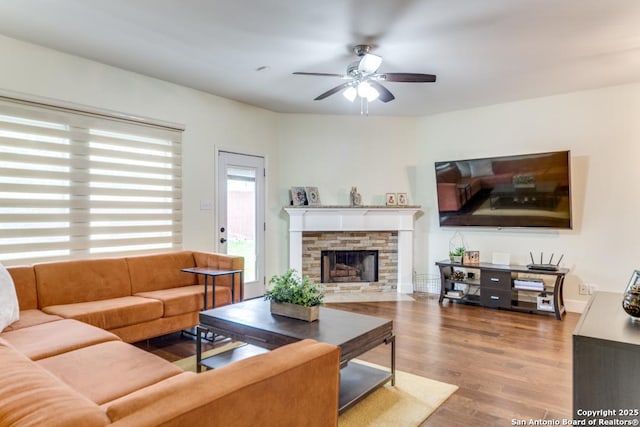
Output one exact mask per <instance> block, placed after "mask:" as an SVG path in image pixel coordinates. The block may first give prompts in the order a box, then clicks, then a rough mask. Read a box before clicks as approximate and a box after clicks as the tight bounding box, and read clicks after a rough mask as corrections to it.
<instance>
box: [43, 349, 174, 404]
mask: <svg viewBox="0 0 640 427" xmlns="http://www.w3.org/2000/svg"><path fill="white" fill-rule="evenodd" d="M36 363H38V364H39V365H40V366H41V367H43V368H45V369H46V370H48V371H49V372H51V373H53V374H54V375H55V376H56V377H58V378H60V379H61V380H62V381H64V382H65V383H67V384H68V385H69V386H71V388H73V389H74V390H76V391H78V392H80V393H81V394H82V395H84V396H86V397H88V398H89V399H90V400H92V401H93V402H95V403H97V404H103V403H105V402H109V401H111V400H115V399H117V398H119V397H122V396H124V395H126V394H129V393H132V392H134V391H135V390H138V389H141V388H143V387H147V386H149V385H151V384H155V383H157V382H159V381H162V380H164V379H165V378H169V377H172V376H174V375H178V374H181V373H182V372H183V371H182V370H181V369H180V368H178V367H177V366H175V365H173V364H172V363H169V362H167V361H166V360H163V359H161V358H159V357H158V356H156V355H154V354H151V353H148V352H146V351H144V350H140V349H139V348H136V347H134V346H132V345H130V344H126V343H123V342H121V341H109V342H104V343H101V344H96V345H92V346H89V347H84V348H81V349H78V350H74V351H70V352H67V353H63V354H59V355H57V356H53V357H48V358H46V359H40V360H38V361H37V362H36Z"/></svg>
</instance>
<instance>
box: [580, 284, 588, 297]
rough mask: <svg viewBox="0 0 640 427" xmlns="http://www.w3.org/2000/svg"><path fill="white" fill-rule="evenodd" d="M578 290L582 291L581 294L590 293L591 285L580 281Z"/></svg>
mask: <svg viewBox="0 0 640 427" xmlns="http://www.w3.org/2000/svg"><path fill="white" fill-rule="evenodd" d="M578 292H579V293H580V295H589V293H590V292H589V285H587V284H586V283H580V284H579V285H578Z"/></svg>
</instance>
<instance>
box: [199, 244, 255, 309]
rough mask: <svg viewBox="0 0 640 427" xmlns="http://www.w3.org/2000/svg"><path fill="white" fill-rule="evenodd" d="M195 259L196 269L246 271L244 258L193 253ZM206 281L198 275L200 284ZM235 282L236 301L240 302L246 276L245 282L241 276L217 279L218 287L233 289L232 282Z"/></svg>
mask: <svg viewBox="0 0 640 427" xmlns="http://www.w3.org/2000/svg"><path fill="white" fill-rule="evenodd" d="M193 259H194V261H195V263H196V267H210V268H218V269H221V270H244V258H243V257H241V256H234V255H226V254H218V253H212V252H197V251H194V252H193ZM203 280H204V279H203V278H202V277H201V276H200V275H198V283H200V284H203V282H202V281H203ZM232 280H233V286H234V290H233V292H234V295H235V298H236V301H240V296H241V295H244V282H243V281H244V275H243V281H240V275H238V274H234V275H233V279H232V276H222V277H218V278H217V279H216V286H226V287H228V288H231V281H232Z"/></svg>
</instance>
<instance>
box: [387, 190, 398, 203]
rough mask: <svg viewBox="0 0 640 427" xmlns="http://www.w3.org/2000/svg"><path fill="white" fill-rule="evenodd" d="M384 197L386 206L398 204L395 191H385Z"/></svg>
mask: <svg viewBox="0 0 640 427" xmlns="http://www.w3.org/2000/svg"><path fill="white" fill-rule="evenodd" d="M385 198H386V200H387V206H396V205H397V204H398V203H397V201H396V199H397V197H396V193H387V194H386V196H385Z"/></svg>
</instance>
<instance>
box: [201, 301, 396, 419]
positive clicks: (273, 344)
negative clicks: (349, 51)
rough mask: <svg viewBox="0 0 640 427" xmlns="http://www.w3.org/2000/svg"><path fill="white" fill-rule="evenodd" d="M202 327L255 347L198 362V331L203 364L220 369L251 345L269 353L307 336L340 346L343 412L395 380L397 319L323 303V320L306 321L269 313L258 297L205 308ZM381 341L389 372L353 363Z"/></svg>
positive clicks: (265, 302)
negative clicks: (387, 347) (388, 355)
mask: <svg viewBox="0 0 640 427" xmlns="http://www.w3.org/2000/svg"><path fill="white" fill-rule="evenodd" d="M198 329H199V330H200V331H204V330H209V331H212V332H213V333H215V334H216V335H223V336H226V337H229V338H233V339H235V340H238V341H243V342H246V343H249V344H250V345H251V347H250V348H249V349H247V350H246V352H247V353H244V351H243V350H240V351H238V354H237V355H233V354H230V355H224V353H223V354H221V355H216V356H212V358H213V360H211V361H209V362H207V364H205V363H203V362H202V361H200V355H201V343H200V341H201V335H202V334H201V333H198V334H197V336H198V338H197V345H196V348H197V349H196V351H197V356H198V357H197V359H198V363H199V364H200V366H209V365H211V366H212V367H220V366H223V365H220V363H224V362H225V358H226V360H228V363H231V362H232V361H236V360H240V358H241V357H242V356H245V357H250V356H251V355H252V354H250V353H251V351H253V350H251V349H252V348H255V347H257V348H259V349H262V350H264V351H266V350H271V349H274V348H277V347H281V346H283V345H286V344H291V343H294V342H297V341H300V340H303V339H314V340H316V341H319V342H325V343H329V344H333V345H336V346H338V347H340V368H341V370H340V397H339V412H340V413H342V412H343V411H345V410H347V409H348V408H350V407H351V406H353V405H354V404H355V403H356V402H358V401H359V400H361V399H362V398H364V397H365V396H367V395H368V394H369V393H371V392H372V391H373V390H375V389H376V388H378V387H380V386H382V385H383V384H385V383H387V382H389V381H391V385H394V384H395V336H394V335H393V321H392V320H389V319H383V318H379V317H374V316H367V315H364V314H357V313H350V312H347V311H343V310H335V309H330V308H325V307H321V308H320V319H319V320H317V321H315V322H305V321H302V320H296V319H291V318H288V317H283V316H278V315H274V314H271V312H270V311H269V303H268V302H267V301H264V300H262V299H254V300H248V301H244V302H241V303H238V304H231V305H227V306H224V307H218V308H214V309H212V310H207V311H203V312H201V313H200V326H198ZM382 344H385V345H389V344H391V345H390V347H391V349H390V350H391V351H390V353H391V358H390V359H391V360H390V362H391V366H390V368H389V369H388V370H387V369H377V368H374V367H371V366H365V365H362V364H358V363H356V362H352V360H353V359H354V358H356V357H358V356H360V355H361V354H364V353H366V352H367V351H369V350H371V349H373V348H375V347H378V346H380V345H382Z"/></svg>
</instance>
